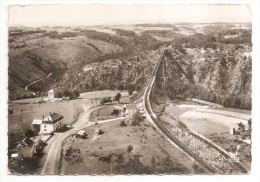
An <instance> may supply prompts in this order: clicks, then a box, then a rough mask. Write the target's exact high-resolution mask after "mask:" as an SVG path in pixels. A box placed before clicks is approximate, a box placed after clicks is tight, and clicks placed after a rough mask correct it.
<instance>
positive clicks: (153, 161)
mask: <svg viewBox="0 0 260 182" xmlns="http://www.w3.org/2000/svg"><path fill="white" fill-rule="evenodd" d="M151 163H152V165H154V164H155V158H154V156H153V157H152V159H151Z"/></svg>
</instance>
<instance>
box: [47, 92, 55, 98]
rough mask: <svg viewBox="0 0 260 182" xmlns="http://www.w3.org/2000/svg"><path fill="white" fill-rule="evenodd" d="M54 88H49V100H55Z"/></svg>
mask: <svg viewBox="0 0 260 182" xmlns="http://www.w3.org/2000/svg"><path fill="white" fill-rule="evenodd" d="M54 96H55V95H54V90H53V89H51V90H49V91H48V99H49V100H53V99H54Z"/></svg>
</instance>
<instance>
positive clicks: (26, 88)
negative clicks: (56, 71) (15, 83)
mask: <svg viewBox="0 0 260 182" xmlns="http://www.w3.org/2000/svg"><path fill="white" fill-rule="evenodd" d="M51 75H52V73H50V74H48V75H47V76H46V77H44V78H41V79H38V80H35V81H33V82H32V83H30V84H29V85H27V86H26V87H25V88H24V89H25V90H26V91H28V92H31V91H29V90H28V87H30V86H31V85H33V84H35V83H37V82H39V81H42V80H45V79H47V78H49V77H50V76H51ZM31 93H32V94H33V95H35V94H36V93H35V92H31Z"/></svg>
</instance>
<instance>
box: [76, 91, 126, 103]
mask: <svg viewBox="0 0 260 182" xmlns="http://www.w3.org/2000/svg"><path fill="white" fill-rule="evenodd" d="M117 93H120V94H121V99H120V103H129V102H130V99H129V94H128V92H127V91H118V90H101V91H94V92H85V93H81V94H80V97H79V98H82V99H91V100H93V101H96V102H98V101H99V100H100V98H104V97H111V99H113V98H114V97H115V96H116V94H117Z"/></svg>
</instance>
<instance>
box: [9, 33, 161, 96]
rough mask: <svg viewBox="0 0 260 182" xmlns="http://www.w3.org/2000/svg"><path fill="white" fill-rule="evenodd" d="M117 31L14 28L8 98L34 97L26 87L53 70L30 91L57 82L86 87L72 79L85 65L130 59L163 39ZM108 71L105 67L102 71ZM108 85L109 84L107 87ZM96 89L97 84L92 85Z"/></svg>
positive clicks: (10, 52)
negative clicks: (112, 32) (129, 57)
mask: <svg viewBox="0 0 260 182" xmlns="http://www.w3.org/2000/svg"><path fill="white" fill-rule="evenodd" d="M66 31H68V30H66ZM115 31H116V35H110V34H108V33H103V32H98V31H95V30H78V31H68V32H63V33H58V32H57V31H49V32H46V31H40V32H39V31H29V30H19V31H18V30H16V31H14V30H13V32H10V34H9V69H8V70H9V99H11V100H12V99H19V98H25V97H32V95H31V93H30V92H29V91H26V90H25V89H24V88H25V86H26V85H28V84H30V83H31V82H33V81H35V80H38V79H41V78H44V77H46V76H47V75H48V74H49V73H53V74H52V76H51V77H50V78H48V79H46V80H44V81H41V82H38V83H37V84H34V85H32V86H31V87H30V88H29V90H30V91H33V92H36V93H37V95H42V94H43V93H44V92H46V91H47V90H48V89H50V88H52V87H53V86H54V85H56V84H57V83H59V82H60V84H58V85H63V83H65V84H64V85H65V86H64V87H66V88H68V87H69V89H76V88H78V87H79V88H80V90H81V91H83V90H86V89H83V87H82V86H77V87H76V86H75V85H76V84H74V82H72V79H73V81H75V80H74V79H75V78H76V77H78V74H81V73H82V75H84V74H83V73H85V71H83V69H84V67H85V66H86V65H88V64H91V63H95V62H102V61H106V60H112V59H118V58H122V59H123V58H127V57H128V56H129V55H131V54H132V53H133V52H134V51H137V52H139V51H141V50H150V49H154V48H157V47H158V46H160V42H158V41H156V40H155V39H154V38H152V37H151V36H148V35H145V34H142V35H136V34H135V33H134V32H129V31H126V32H125V31H124V30H119V29H117V30H115ZM28 32H29V33H28ZM126 61H127V60H126ZM100 68H101V69H103V68H102V67H100ZM25 70H26V71H25ZM105 70H106V68H104V70H103V71H102V72H104V71H105ZM109 74H110V73H109V72H108V73H105V75H103V76H102V75H101V76H102V78H103V77H104V76H106V75H107V76H109ZM89 77H91V76H89V75H88V76H87V77H86V78H82V76H81V77H80V78H78V79H80V80H81V84H84V88H85V87H86V86H85V85H86V84H88V82H89V81H91V79H90V78H89ZM98 78H101V77H98ZM83 80H85V82H84V81H83ZM64 81H65V82H64ZM82 82H83V83H82ZM68 83H69V84H68ZM67 84H68V85H69V86H68V85H67ZM88 85H89V84H88ZM62 87H63V86H62ZM107 87H109V86H104V88H107ZM93 89H98V87H96V86H93Z"/></svg>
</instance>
